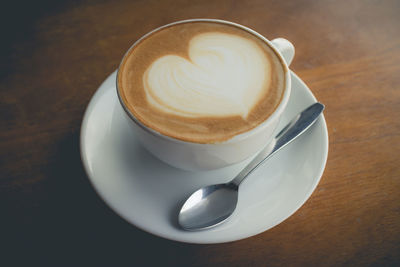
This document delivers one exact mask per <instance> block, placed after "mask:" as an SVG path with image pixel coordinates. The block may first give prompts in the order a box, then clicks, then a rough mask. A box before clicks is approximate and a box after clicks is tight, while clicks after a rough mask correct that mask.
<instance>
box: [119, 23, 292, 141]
mask: <svg viewBox="0 0 400 267" xmlns="http://www.w3.org/2000/svg"><path fill="white" fill-rule="evenodd" d="M285 71H286V70H285V68H284V64H283V63H282V62H281V59H280V57H279V56H278V55H277V54H276V52H275V51H274V49H272V48H271V47H270V45H269V44H268V43H267V42H266V41H264V40H263V39H261V38H260V37H258V36H256V35H255V34H253V33H251V32H250V31H247V30H245V29H242V28H240V27H237V26H234V25H231V24H225V23H219V22H209V21H191V22H182V23H178V24H174V25H170V26H167V27H164V28H161V29H159V30H157V31H155V32H152V33H150V34H149V35H147V36H145V37H144V38H142V39H141V40H140V41H138V42H137V43H136V44H135V45H134V46H133V47H132V48H131V49H130V50H129V51H128V52H127V54H126V55H125V57H124V59H123V60H122V63H121V66H120V68H119V71H118V77H117V85H118V93H119V96H120V100H121V101H122V102H123V105H124V107H125V109H127V111H128V112H129V113H130V114H131V115H132V116H133V117H134V118H135V119H136V120H137V121H139V122H140V123H141V124H143V125H145V126H146V127H148V128H151V129H153V130H155V131H157V132H159V133H161V134H163V135H165V136H169V137H172V138H175V139H179V140H183V141H189V142H194V143H217V142H222V141H225V140H228V139H230V138H232V137H234V136H236V135H238V134H241V133H244V132H247V131H249V130H251V129H253V128H255V127H256V126H258V125H259V124H261V123H262V122H263V121H265V120H266V119H267V118H268V117H269V116H270V115H271V114H272V113H273V112H274V111H275V109H276V108H277V106H278V105H279V103H280V101H281V99H282V97H283V93H284V90H285V86H286V85H285Z"/></svg>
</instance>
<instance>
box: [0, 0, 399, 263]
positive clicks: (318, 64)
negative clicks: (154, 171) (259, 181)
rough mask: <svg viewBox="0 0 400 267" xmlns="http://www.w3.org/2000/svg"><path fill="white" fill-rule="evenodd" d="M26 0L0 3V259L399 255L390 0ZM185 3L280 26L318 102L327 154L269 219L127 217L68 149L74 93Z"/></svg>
mask: <svg viewBox="0 0 400 267" xmlns="http://www.w3.org/2000/svg"><path fill="white" fill-rule="evenodd" d="M25 2H26V3H25V4H21V3H20V2H18V3H14V4H11V6H6V8H5V7H4V5H2V9H3V13H4V14H3V15H2V18H1V19H2V26H3V27H4V30H3V32H2V36H3V38H2V40H1V55H2V56H1V62H0V66H1V73H0V74H1V76H0V78H1V79H0V86H1V87H0V88H1V90H0V101H1V105H0V118H1V120H0V123H1V124H0V125H1V131H0V137H1V138H0V175H1V177H0V216H1V217H0V224H1V228H0V229H1V231H2V234H1V235H0V243H3V245H6V250H4V249H1V250H0V265H2V266H12V265H20V264H21V265H23V266H36V264H40V266H47V265H49V266H60V265H61V266H64V265H66V266H80V265H83V266H90V265H94V266H102V265H105V266H125V265H129V266H147V265H154V266H167V265H168V266H169V265H170V266H179V265H182V266H297V265H304V266H325V265H328V266H338V265H349V266H363V265H368V266H370V265H373V266H383V265H399V264H400V193H399V189H400V15H399V14H400V1H373V0H370V1H362V0H359V1H353V0H350V1H317V0H315V1H305V0H302V1H296V0H292V1H265V0H256V1H233V0H232V1H217V0H210V1H189V0H177V1H172V0H171V1H152V0H151V1H91V0H85V1H64V2H62V1H48V0H40V1H25ZM56 2H58V3H56ZM9 5H10V4H9ZM196 17H209V18H220V19H226V20H231V21H234V22H238V23H241V24H243V25H246V26H249V27H251V28H253V29H255V30H256V31H258V32H260V33H261V34H263V35H265V36H266V37H267V38H269V39H273V38H276V37H285V38H287V39H289V40H291V41H292V42H293V43H294V44H295V47H296V56H295V59H294V62H293V64H292V66H291V68H292V70H293V71H295V72H296V73H297V74H298V75H299V76H300V77H301V78H302V79H303V80H304V81H305V82H306V83H307V84H308V85H309V87H310V88H311V89H312V91H313V93H314V94H315V96H316V97H317V98H318V99H319V100H320V101H321V102H323V103H324V104H325V105H326V107H327V108H326V111H325V117H326V120H327V124H328V130H329V140H330V141H329V145H330V148H329V158H328V162H327V166H326V170H325V173H324V175H323V177H322V179H321V182H320V184H319V186H318V187H317V189H316V191H315V192H314V193H313V195H312V197H311V198H310V199H309V200H308V201H307V202H306V204H305V205H304V206H303V207H302V208H301V209H300V210H299V211H297V212H296V213H295V214H294V215H293V216H291V217H290V218H289V219H287V220H286V221H284V222H283V223H281V224H280V225H278V226H276V227H274V228H273V229H271V230H269V231H267V232H264V233H262V234H259V235H257V236H254V237H251V238H248V239H245V240H241V241H236V242H231V243H226V244H215V245H190V244H183V243H177V242H173V241H169V240H164V239H162V238H158V237H155V236H153V235H151V234H148V233H145V232H143V231H141V230H139V229H137V228H135V227H133V226H132V225H130V224H128V223H127V222H125V221H124V220H123V219H121V218H120V217H118V216H117V215H116V214H115V213H114V212H113V211H111V210H110V209H109V208H108V207H107V206H106V205H105V204H104V203H103V202H102V200H100V198H99V197H98V195H97V194H96V193H95V192H94V190H93V189H92V187H91V186H90V184H89V182H88V178H87V177H86V175H85V173H84V170H83V167H82V164H81V161H80V155H79V130H80V125H81V120H82V116H83V113H84V110H85V107H86V105H87V104H88V102H89V100H90V98H91V97H92V95H93V94H94V92H95V91H96V89H97V88H98V86H99V85H100V84H101V82H102V81H103V80H104V79H105V78H106V77H107V76H108V75H109V74H110V73H111V72H113V71H114V70H115V69H116V68H117V66H118V63H119V62H120V60H121V57H122V55H123V54H124V52H125V51H126V50H127V48H128V47H129V46H130V45H131V44H132V43H133V42H134V41H135V40H136V39H138V38H139V37H140V36H141V35H143V34H145V33H146V32H148V31H150V30H151V29H153V28H155V27H158V26H161V25H163V24H166V23H169V22H172V21H176V20H181V19H187V18H196ZM8 260H11V261H9V262H8V264H6V265H5V264H2V263H5V262H6V261H8ZM12 263H13V264H12ZM24 263H25V264H24Z"/></svg>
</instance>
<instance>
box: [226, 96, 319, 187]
mask: <svg viewBox="0 0 400 267" xmlns="http://www.w3.org/2000/svg"><path fill="white" fill-rule="evenodd" d="M324 108H325V106H324V105H323V104H321V103H318V102H317V103H315V104H313V105H311V106H309V107H308V108H306V109H305V110H303V111H302V112H301V113H299V114H298V115H297V116H296V117H294V118H293V119H292V120H291V121H290V122H289V123H288V124H287V125H286V126H285V127H284V128H283V129H282V130H281V131H280V132H279V133H278V134H277V136H276V137H275V138H274V139H273V140H272V141H271V144H272V145H273V148H272V150H271V146H270V145H268V146H267V147H266V148H264V149H263V150H262V151H261V152H260V153H259V154H258V155H257V156H256V157H255V158H254V159H253V160H252V161H251V162H250V163H249V164H248V165H247V166H246V167H245V168H244V169H243V170H242V171H241V172H240V173H239V174H238V175H237V176H236V177H235V178H234V179H233V180H232V181H231V182H230V183H231V184H234V185H236V186H239V184H240V183H241V182H242V181H243V180H244V179H245V178H246V177H247V176H248V175H249V174H250V173H252V172H253V171H254V170H255V169H257V168H258V167H259V166H260V165H261V164H262V163H263V162H264V161H266V160H267V159H269V158H270V157H271V156H272V155H274V154H275V153H276V152H277V151H279V150H280V149H281V148H283V147H284V146H286V145H287V144H289V143H290V142H291V141H293V140H294V139H296V137H298V136H299V135H301V134H302V133H304V132H305V131H306V130H307V129H308V128H309V127H310V126H311V125H312V124H313V123H314V122H315V121H316V120H317V118H318V116H319V115H320V114H321V112H322V111H323V110H324Z"/></svg>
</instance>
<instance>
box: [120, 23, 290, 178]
mask: <svg viewBox="0 0 400 267" xmlns="http://www.w3.org/2000/svg"><path fill="white" fill-rule="evenodd" d="M191 21H206V22H217V23H222V24H228V25H233V26H236V27H238V28H240V29H243V30H246V31H248V32H250V33H252V34H254V35H255V36H257V37H259V38H260V39H261V40H263V41H264V42H265V43H267V44H268V45H269V46H270V47H271V48H272V49H273V50H274V51H275V52H276V54H277V55H278V56H279V57H280V58H281V60H280V61H281V62H282V65H283V69H284V72H285V73H284V79H285V90H284V94H283V98H282V100H281V102H280V103H279V105H278V107H277V108H276V110H275V111H274V112H273V113H272V114H271V116H269V117H268V118H267V119H266V120H265V121H263V122H262V123H261V124H259V125H258V126H257V127H255V128H253V129H251V130H250V131H247V132H245V133H241V134H239V135H236V136H234V137H233V138H231V139H229V140H227V141H224V142H220V143H211V144H200V143H194V142H187V141H182V140H178V139H174V138H172V137H169V136H165V135H163V134H161V133H159V132H157V131H155V130H153V129H151V128H149V127H147V126H145V125H144V124H142V123H141V122H140V121H139V120H138V119H136V118H135V116H134V115H133V114H132V113H131V112H130V111H129V109H128V108H127V107H126V105H125V103H124V102H123V100H122V98H121V96H120V94H119V90H118V83H117V93H118V98H119V100H120V103H121V105H122V107H123V109H124V110H125V113H124V114H125V115H126V118H127V120H128V124H129V125H130V128H131V129H132V131H133V132H134V134H135V135H136V136H137V138H138V139H139V140H140V142H141V143H142V144H143V146H144V147H145V148H146V149H147V150H148V151H150V152H151V153H152V154H153V155H154V156H156V157H157V158H159V159H160V160H162V161H164V162H166V163H168V164H169V165H172V166H174V167H177V168H180V169H184V170H190V171H201V170H212V169H218V168H222V167H226V166H229V165H232V164H234V163H238V162H241V161H244V160H246V159H247V158H249V157H251V156H253V155H255V154H256V153H257V152H258V151H260V150H261V149H262V148H264V147H265V146H266V145H267V144H268V143H269V142H270V141H271V140H272V138H273V133H274V131H275V129H276V127H277V125H278V123H279V120H280V117H281V115H282V113H283V111H284V110H285V108H286V105H287V103H288V100H289V96H290V91H291V80H290V71H289V68H288V65H289V64H290V62H291V61H292V59H293V56H294V47H293V45H292V44H291V43H290V42H289V41H287V40H286V39H282V38H278V39H274V40H272V41H269V40H267V39H266V38H265V37H263V36H262V35H261V34H259V33H257V32H255V31H253V30H251V29H249V28H247V27H245V26H242V25H240V24H237V23H233V22H229V21H223V20H216V19H191V20H184V21H178V22H174V23H171V24H168V25H165V26H162V27H159V28H157V29H155V30H153V31H151V32H149V33H148V34H146V35H144V36H143V37H142V38H141V39H139V40H138V41H136V42H135V43H134V44H133V45H132V46H131V48H130V49H129V50H128V52H129V51H130V50H131V49H132V48H134V47H135V46H136V45H137V44H138V43H139V42H140V41H141V40H142V39H143V38H146V37H147V36H148V35H150V34H152V33H154V32H156V31H159V30H160V29H163V28H165V27H168V26H171V25H174V24H179V23H185V22H191ZM128 52H127V53H126V54H125V56H126V55H128V54H129V53H128ZM118 75H119V70H118V73H117V77H118Z"/></svg>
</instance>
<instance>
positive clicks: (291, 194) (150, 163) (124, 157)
mask: <svg viewBox="0 0 400 267" xmlns="http://www.w3.org/2000/svg"><path fill="white" fill-rule="evenodd" d="M115 77H116V73H115V72H114V73H113V74H111V75H110V76H109V77H108V78H107V79H106V80H105V81H104V83H103V84H102V85H101V86H100V88H99V89H98V90H97V92H96V94H95V95H94V96H93V98H92V100H91V101H90V103H89V105H88V107H87V110H86V113H85V116H84V119H83V123H82V128H81V157H82V161H83V165H84V167H85V169H86V172H87V175H88V177H89V179H90V181H91V183H92V184H93V187H94V188H95V190H96V191H97V193H98V194H99V195H100V197H101V198H102V199H103V200H104V201H105V202H106V203H107V204H108V205H109V206H110V207H111V208H112V209H113V210H114V211H115V212H116V213H117V214H119V215H120V216H121V217H123V218H124V219H125V220H127V221H128V222H130V223H132V224H133V225H135V226H136V227H138V228H140V229H142V230H144V231H147V232H150V233H152V234H154V235H158V236H161V237H164V238H168V239H172V240H176V241H181V242H189V243H221V242H229V241H234V240H239V239H242V238H247V237H250V236H253V235H256V234H259V233H261V232H264V231H266V230H268V229H270V228H272V227H274V226H275V225H277V224H279V223H281V222H282V221H284V220H285V219H287V218H288V217H289V216H290V215H292V214H293V213H294V212H295V211H296V210H297V209H299V208H300V207H301V206H302V205H303V204H304V202H305V201H306V200H307V199H308V198H309V197H310V195H311V193H312V192H313V191H314V189H315V188H316V186H317V184H318V182H319V180H320V178H321V176H322V173H323V171H324V168H325V163H326V159H327V155H328V131H327V128H326V122H325V119H324V117H323V116H322V117H321V118H319V120H318V121H317V122H316V123H315V124H314V125H313V126H312V128H311V129H310V130H309V131H308V132H306V133H305V134H304V135H302V136H300V137H299V138H298V140H295V141H294V142H293V143H292V144H290V145H289V146H287V147H286V148H284V149H283V150H282V151H280V152H279V153H278V154H277V155H275V156H274V157H273V158H271V159H270V160H269V161H268V162H267V163H266V164H265V165H264V166H262V167H260V168H259V169H258V170H257V171H256V172H255V173H254V174H252V177H251V178H249V179H247V180H246V181H245V182H244V183H243V184H242V186H241V188H240V195H239V203H238V207H237V210H236V211H235V213H234V214H233V216H232V217H231V218H230V220H229V221H227V222H226V223H224V224H221V225H219V226H217V227H215V228H212V229H209V230H204V231H198V232H187V231H184V230H181V229H180V228H179V226H178V225H177V214H178V210H179V208H180V206H181V205H182V204H183V202H184V200H185V199H186V198H187V197H188V196H189V195H190V194H191V193H192V192H193V191H195V190H196V189H198V188H200V187H202V186H205V185H208V184H212V183H218V182H226V181H228V180H230V179H232V178H233V177H234V176H235V175H236V174H237V173H238V172H239V170H240V169H241V168H243V167H244V166H245V164H247V162H248V161H250V159H249V160H248V161H247V162H244V163H240V164H237V165H234V166H231V167H227V168H224V169H220V170H215V171H208V172H198V173H193V172H187V171H181V170H178V169H175V168H173V167H170V166H168V165H166V164H165V163H163V162H160V161H159V160H158V159H156V158H154V157H153V156H152V155H151V154H149V153H148V152H147V151H146V150H145V149H144V148H142V147H141V145H140V144H139V143H138V141H137V140H136V139H135V136H134V135H133V134H132V133H131V132H130V131H129V129H128V127H127V125H126V121H125V118H124V117H123V116H122V115H123V114H122V112H123V110H122V108H121V107H120V105H119V102H118V99H117V95H116V89H115ZM314 102H316V99H315V97H314V96H313V94H312V93H311V91H310V89H308V88H307V86H306V85H305V84H304V83H303V82H302V81H301V80H300V79H299V78H298V77H297V76H296V75H295V74H294V73H292V95H291V98H290V101H289V104H288V107H287V110H286V111H285V113H284V114H283V118H282V121H281V124H280V127H279V128H281V127H282V126H283V125H284V124H286V123H287V122H288V121H289V120H290V119H291V118H292V117H293V116H294V115H295V114H296V113H297V112H299V111H301V110H302V109H303V108H305V107H306V106H308V105H310V104H312V103H314Z"/></svg>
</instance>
